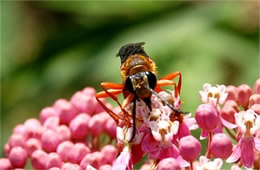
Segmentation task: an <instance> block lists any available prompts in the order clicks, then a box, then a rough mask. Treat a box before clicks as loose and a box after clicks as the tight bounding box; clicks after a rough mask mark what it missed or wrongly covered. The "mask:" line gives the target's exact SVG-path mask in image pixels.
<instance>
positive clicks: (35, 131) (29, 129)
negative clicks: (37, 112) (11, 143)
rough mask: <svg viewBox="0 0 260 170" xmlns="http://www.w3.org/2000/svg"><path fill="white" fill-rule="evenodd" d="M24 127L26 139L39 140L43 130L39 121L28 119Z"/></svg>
mask: <svg viewBox="0 0 260 170" xmlns="http://www.w3.org/2000/svg"><path fill="white" fill-rule="evenodd" d="M24 126H25V129H26V134H27V137H28V138H37V139H40V138H41V135H42V132H43V128H42V126H41V123H40V121H39V120H37V119H34V118H31V119H28V120H26V121H25V123H24Z"/></svg>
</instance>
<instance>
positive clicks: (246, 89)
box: [237, 84, 252, 108]
mask: <svg viewBox="0 0 260 170" xmlns="http://www.w3.org/2000/svg"><path fill="white" fill-rule="evenodd" d="M251 95H252V89H251V87H250V86H248V85H246V84H242V85H240V86H239V87H237V100H238V103H239V104H240V105H241V106H243V107H244V108H247V107H248V104H249V97H250V96H251Z"/></svg>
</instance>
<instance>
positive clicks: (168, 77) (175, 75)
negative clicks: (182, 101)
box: [160, 71, 182, 93]
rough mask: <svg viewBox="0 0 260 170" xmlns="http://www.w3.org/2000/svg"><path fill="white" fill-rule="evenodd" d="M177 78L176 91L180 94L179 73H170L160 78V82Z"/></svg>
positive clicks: (180, 80) (180, 79) (180, 81)
mask: <svg viewBox="0 0 260 170" xmlns="http://www.w3.org/2000/svg"><path fill="white" fill-rule="evenodd" d="M177 76H179V80H178V85H177V89H178V93H180V92H181V83H182V78H181V77H182V76H181V72H179V71H177V72H173V73H170V74H168V75H166V76H164V77H162V78H161V79H160V80H173V79H174V78H175V77H177Z"/></svg>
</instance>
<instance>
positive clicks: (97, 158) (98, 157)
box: [80, 152, 103, 169]
mask: <svg viewBox="0 0 260 170" xmlns="http://www.w3.org/2000/svg"><path fill="white" fill-rule="evenodd" d="M102 159H103V156H102V154H101V153H100V152H93V153H89V154H87V155H86V156H85V157H84V158H83V159H82V161H81V162H80V166H81V168H83V169H86V167H87V165H91V166H93V167H94V168H99V166H100V165H101V161H102Z"/></svg>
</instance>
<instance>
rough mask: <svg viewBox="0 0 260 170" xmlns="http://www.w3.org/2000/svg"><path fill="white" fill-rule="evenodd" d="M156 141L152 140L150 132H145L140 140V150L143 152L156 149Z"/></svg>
mask: <svg viewBox="0 0 260 170" xmlns="http://www.w3.org/2000/svg"><path fill="white" fill-rule="evenodd" d="M157 145H158V142H157V141H156V140H154V138H153V137H152V135H151V134H150V133H148V134H146V135H145V137H144V139H143V142H142V150H143V151H144V152H152V151H154V150H156V148H157Z"/></svg>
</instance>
